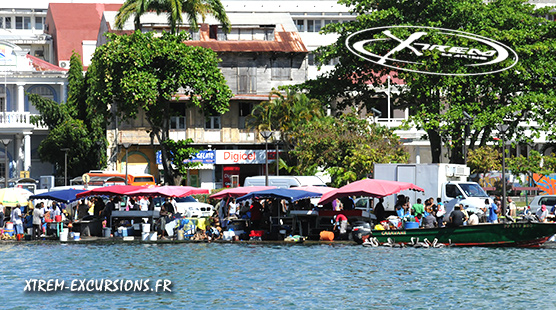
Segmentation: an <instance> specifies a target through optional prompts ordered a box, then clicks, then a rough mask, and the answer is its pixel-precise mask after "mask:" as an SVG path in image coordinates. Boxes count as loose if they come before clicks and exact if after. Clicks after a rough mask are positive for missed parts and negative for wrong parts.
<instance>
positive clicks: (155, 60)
mask: <svg viewBox="0 0 556 310" xmlns="http://www.w3.org/2000/svg"><path fill="white" fill-rule="evenodd" d="M186 38H187V35H186V34H184V33H180V34H178V35H171V34H169V33H163V34H162V36H161V37H154V34H153V33H141V32H139V31H136V32H135V33H133V34H132V35H123V36H118V35H115V34H108V43H107V44H105V45H103V46H100V47H98V48H97V49H96V51H95V54H94V55H93V59H92V63H91V66H90V67H89V70H88V72H87V82H88V100H89V106H90V107H91V108H94V109H95V110H96V112H97V113H99V114H101V115H103V116H104V117H106V118H109V117H110V115H111V113H113V112H114V113H115V114H116V116H117V117H119V118H120V119H122V120H126V119H130V118H135V117H137V113H138V112H139V111H140V110H143V111H144V113H145V118H146V120H147V122H148V123H149V125H150V132H151V135H153V136H154V137H156V138H157V140H158V142H159V143H160V146H161V153H162V164H163V166H164V173H165V180H166V181H167V182H170V183H173V180H174V174H173V170H172V169H171V168H170V166H169V163H170V162H169V155H168V150H167V149H166V147H165V145H164V144H163V142H164V141H166V140H168V139H169V128H170V117H171V116H173V115H176V112H175V111H174V110H172V108H171V105H170V102H171V101H175V100H176V99H177V93H178V91H180V92H183V93H184V95H185V96H187V97H188V99H189V100H188V101H187V102H184V104H188V105H190V106H192V107H197V108H199V109H200V110H201V111H202V112H203V113H204V115H205V116H208V115H211V114H212V113H220V114H222V113H225V112H226V111H228V109H229V99H230V98H231V97H232V92H231V91H230V89H229V87H228V86H227V85H226V81H225V79H224V76H223V75H222V73H221V71H220V69H219V68H218V67H217V64H218V62H219V59H218V57H217V55H216V53H215V52H214V51H212V50H210V49H207V48H202V47H194V46H188V45H186V44H184V43H183V42H184V41H185V39H186Z"/></svg>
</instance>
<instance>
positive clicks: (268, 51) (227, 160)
mask: <svg viewBox="0 0 556 310" xmlns="http://www.w3.org/2000/svg"><path fill="white" fill-rule="evenodd" d="M115 15H116V12H105V14H104V17H103V22H102V23H101V25H102V26H101V30H100V31H99V44H102V43H103V41H102V39H101V37H102V33H104V32H106V31H110V29H113V24H114V18H115ZM228 18H229V19H230V22H231V25H232V26H231V27H232V28H231V31H230V33H228V34H226V33H224V32H222V29H221V27H220V26H219V23H218V22H217V21H216V20H213V19H212V18H210V17H209V18H207V19H206V20H205V22H204V23H203V24H202V25H201V27H200V29H199V31H195V32H193V31H191V35H192V40H191V41H187V42H185V44H188V45H193V46H202V47H206V48H211V49H212V50H214V51H215V52H217V53H218V55H219V57H220V59H221V60H222V62H221V63H220V64H219V67H220V69H221V71H222V73H223V75H224V77H225V78H226V81H227V84H228V86H229V87H230V89H231V90H232V92H233V94H234V97H233V98H232V99H231V102H230V110H229V111H228V112H227V113H225V114H223V115H203V114H201V113H200V112H199V110H198V109H196V108H187V107H186V104H185V103H184V100H187V98H185V96H182V97H181V99H180V100H178V101H177V102H175V103H174V108H175V109H176V110H178V111H180V110H181V113H180V114H179V115H177V116H175V117H173V118H172V123H171V124H172V125H171V132H170V136H171V138H172V139H174V140H180V139H186V138H191V139H193V140H194V144H195V145H197V146H198V147H200V148H202V149H204V152H203V154H205V155H204V157H205V165H204V166H202V167H201V169H192V170H191V171H190V182H189V184H192V185H199V186H203V187H207V188H214V187H221V186H227V185H230V184H231V183H232V182H236V183H237V182H239V183H240V184H241V183H242V182H243V179H244V178H245V177H247V176H251V175H259V174H264V167H265V153H264V152H263V151H262V149H263V148H264V144H263V143H262V142H263V140H262V138H261V137H260V136H259V135H258V132H257V131H255V130H253V129H249V128H247V127H246V122H245V119H246V117H247V116H248V115H249V114H250V113H251V110H252V109H253V106H254V105H255V104H259V103H260V102H261V101H264V100H268V96H269V93H270V92H271V91H272V89H273V88H277V87H279V86H282V85H289V84H296V83H301V82H303V81H305V80H306V79H307V65H308V64H307V57H306V56H307V49H306V48H305V46H304V44H303V42H302V40H301V38H300V36H299V34H298V32H297V28H296V27H295V24H294V23H293V21H292V19H291V18H290V16H289V15H288V14H283V13H261V14H252V13H228ZM141 24H142V31H160V30H161V29H164V28H167V20H166V17H165V16H164V15H156V14H146V15H144V16H143V17H142V18H141ZM130 26H131V25H130ZM124 30H126V29H125V27H124ZM116 125H117V126H116ZM146 126H147V124H146V122H145V120H144V119H142V118H141V117H139V118H137V119H136V120H132V121H129V122H126V123H120V124H116V123H115V122H114V123H113V124H112V126H111V127H110V128H109V129H108V137H109V141H110V149H109V151H110V152H109V153H110V155H114V156H111V157H110V158H111V164H112V165H113V168H115V169H116V170H121V166H120V165H121V163H122V162H123V160H125V158H123V157H122V156H124V152H122V147H121V146H122V145H123V144H124V143H131V144H132V146H131V148H129V149H128V151H129V150H132V152H131V153H129V152H128V169H129V171H132V172H142V173H145V172H148V173H153V174H155V175H156V174H158V168H159V166H158V164H157V163H156V161H155V153H154V151H153V147H152V144H151V142H154V144H158V141H151V137H150V136H149V134H148V133H147V130H148V128H147V127H146ZM130 167H131V168H130Z"/></svg>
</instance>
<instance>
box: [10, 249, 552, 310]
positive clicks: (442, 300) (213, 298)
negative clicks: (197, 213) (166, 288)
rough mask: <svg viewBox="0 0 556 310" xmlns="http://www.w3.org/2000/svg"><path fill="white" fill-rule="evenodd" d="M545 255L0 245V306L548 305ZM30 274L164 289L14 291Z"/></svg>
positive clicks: (519, 251)
mask: <svg viewBox="0 0 556 310" xmlns="http://www.w3.org/2000/svg"><path fill="white" fill-rule="evenodd" d="M554 254H556V249H501V248H500V249H488V248H444V249H413V248H406V249H398V248H394V249H392V248H385V247H381V248H365V247H362V246H355V245H353V246H352V245H334V246H331V245H325V244H320V245H311V246H307V245H246V244H164V245H146V244H139V243H134V244H55V243H52V244H34V245H31V244H13V243H10V244H6V243H3V244H0V259H2V263H3V264H2V265H3V267H4V268H3V269H2V274H1V276H0V283H1V285H2V288H1V290H0V291H1V292H2V297H3V298H2V306H1V308H4V309H9V308H12V309H13V308H35V309H37V308H38V309H52V308H82V309H90V308H147V307H149V308H153V309H154V308H181V309H221V308H225V309H246V308H251V309H276V308H280V309H284V308H285V309H441V308H443V309H450V308H455V307H457V308H463V309H478V308H482V309H486V308H494V309H504V308H505V309H525V308H527V309H550V308H552V309H554V308H555V307H556V304H555V302H556V294H555V293H554V291H555V290H556V284H555V282H556V280H555V279H556V277H555V272H554V268H553V267H552V266H551V265H552V262H553V260H552V257H553V256H554ZM37 278H40V279H59V280H65V281H68V282H69V281H71V280H74V279H98V280H100V279H111V280H116V279H150V280H151V282H154V281H156V280H157V279H168V280H171V281H172V284H173V286H172V290H173V292H172V293H160V292H158V293H155V292H147V293H130V292H127V293H109V292H96V293H83V292H79V293H77V292H69V291H63V292H59V291H58V292H50V293H28V292H23V290H24V288H25V280H29V279H37ZM68 286H69V285H68ZM152 286H154V285H152Z"/></svg>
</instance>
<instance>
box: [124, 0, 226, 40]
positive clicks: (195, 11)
mask: <svg viewBox="0 0 556 310" xmlns="http://www.w3.org/2000/svg"><path fill="white" fill-rule="evenodd" d="M151 11H152V12H156V13H157V14H161V13H166V14H167V16H168V24H169V25H170V32H171V33H172V34H177V33H178V32H179V25H180V24H181V23H182V22H183V17H182V13H185V14H186V15H187V19H188V22H189V24H190V25H191V27H192V28H193V29H194V30H197V29H199V24H198V22H197V16H201V18H202V21H204V20H205V17H206V16H207V15H208V14H212V15H213V16H214V17H215V18H216V19H217V20H218V21H220V22H221V23H222V27H223V29H224V31H225V32H229V31H230V27H231V25H230V21H229V20H228V16H227V15H226V10H225V9H224V6H223V5H222V3H221V2H220V0H185V1H184V0H126V2H124V4H123V5H122V7H121V8H120V9H119V10H118V14H116V28H117V29H122V28H123V26H124V24H125V22H126V21H127V20H128V19H130V18H131V17H132V16H134V19H133V22H134V25H135V30H140V29H141V16H142V15H144V14H145V13H148V12H151Z"/></svg>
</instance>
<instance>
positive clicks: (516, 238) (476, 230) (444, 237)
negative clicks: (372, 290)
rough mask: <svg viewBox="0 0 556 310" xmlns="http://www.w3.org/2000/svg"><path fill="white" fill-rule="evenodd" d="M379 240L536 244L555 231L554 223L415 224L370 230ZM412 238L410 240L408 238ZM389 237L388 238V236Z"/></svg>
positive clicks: (542, 241)
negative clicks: (412, 227) (415, 225)
mask: <svg viewBox="0 0 556 310" xmlns="http://www.w3.org/2000/svg"><path fill="white" fill-rule="evenodd" d="M371 232H372V236H371V237H374V238H376V239H377V240H378V242H379V243H380V244H384V243H392V242H393V243H397V244H411V243H412V242H415V240H417V239H418V240H420V241H424V240H425V239H427V240H428V241H430V242H432V241H433V240H434V239H436V240H437V242H438V243H439V244H444V245H451V246H511V247H539V246H541V245H542V244H543V243H545V242H546V241H547V240H548V239H549V238H550V237H551V236H553V235H554V234H556V223H538V222H525V223H503V224H479V225H470V226H460V227H445V228H416V229H404V230H372V231H371ZM412 238H413V240H412ZM388 239H390V240H388Z"/></svg>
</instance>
